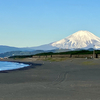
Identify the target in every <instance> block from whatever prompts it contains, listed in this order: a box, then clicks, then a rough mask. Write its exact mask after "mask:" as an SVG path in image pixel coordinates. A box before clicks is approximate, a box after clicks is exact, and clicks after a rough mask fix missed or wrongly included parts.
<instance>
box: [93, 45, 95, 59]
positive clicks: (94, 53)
mask: <svg viewBox="0 0 100 100" xmlns="http://www.w3.org/2000/svg"><path fill="white" fill-rule="evenodd" d="M93 58H95V45H93Z"/></svg>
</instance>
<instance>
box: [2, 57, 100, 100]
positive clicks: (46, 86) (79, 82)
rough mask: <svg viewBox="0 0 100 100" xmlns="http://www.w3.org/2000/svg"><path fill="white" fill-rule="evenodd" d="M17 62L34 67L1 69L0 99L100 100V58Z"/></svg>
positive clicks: (24, 60) (25, 60)
mask: <svg viewBox="0 0 100 100" xmlns="http://www.w3.org/2000/svg"><path fill="white" fill-rule="evenodd" d="M7 61H14V60H13V59H7ZM16 61H17V62H26V63H29V64H30V66H29V67H28V68H22V69H19V70H13V71H4V72H0V100H100V59H85V58H82V59H81V58H75V59H64V60H62V61H52V60H45V61H44V60H36V59H30V58H28V59H23V60H18V59H17V60H16Z"/></svg>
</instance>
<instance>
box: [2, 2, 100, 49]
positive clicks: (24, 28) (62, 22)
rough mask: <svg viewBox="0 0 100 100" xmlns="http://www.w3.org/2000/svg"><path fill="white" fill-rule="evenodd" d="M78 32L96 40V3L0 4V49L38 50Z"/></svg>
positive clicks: (99, 14)
mask: <svg viewBox="0 0 100 100" xmlns="http://www.w3.org/2000/svg"><path fill="white" fill-rule="evenodd" d="M79 30H87V31H90V32H92V33H94V34H95V35H97V36H98V37H100V0H0V45H8V46H15V47H33V46H39V45H43V44H48V43H51V42H55V41H58V40H61V39H63V38H65V37H67V36H69V35H71V34H73V33H75V32H77V31H79Z"/></svg>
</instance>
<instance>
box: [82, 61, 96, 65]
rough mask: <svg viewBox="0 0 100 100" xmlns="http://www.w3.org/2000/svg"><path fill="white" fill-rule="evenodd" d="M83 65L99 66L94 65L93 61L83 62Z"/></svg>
mask: <svg viewBox="0 0 100 100" xmlns="http://www.w3.org/2000/svg"><path fill="white" fill-rule="evenodd" d="M82 64H83V65H97V63H94V62H92V61H85V62H82Z"/></svg>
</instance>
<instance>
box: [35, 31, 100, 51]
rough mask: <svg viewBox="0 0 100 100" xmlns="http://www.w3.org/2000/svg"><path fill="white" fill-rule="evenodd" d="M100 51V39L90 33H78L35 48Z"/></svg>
mask: <svg viewBox="0 0 100 100" xmlns="http://www.w3.org/2000/svg"><path fill="white" fill-rule="evenodd" d="M57 48H59V49H71V50H74V49H89V48H95V49H100V38H99V37H97V36H95V35H94V34H93V33H91V32H89V31H82V30H81V31H78V32H76V33H74V34H72V35H70V36H68V37H66V38H64V39H62V40H60V41H57V42H53V43H50V44H46V45H42V46H38V47H33V49H41V50H50V49H57Z"/></svg>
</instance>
